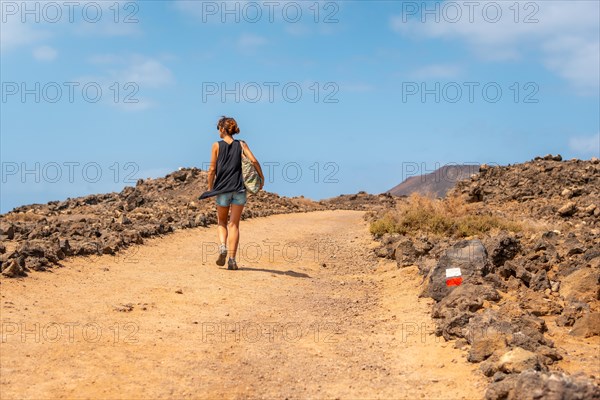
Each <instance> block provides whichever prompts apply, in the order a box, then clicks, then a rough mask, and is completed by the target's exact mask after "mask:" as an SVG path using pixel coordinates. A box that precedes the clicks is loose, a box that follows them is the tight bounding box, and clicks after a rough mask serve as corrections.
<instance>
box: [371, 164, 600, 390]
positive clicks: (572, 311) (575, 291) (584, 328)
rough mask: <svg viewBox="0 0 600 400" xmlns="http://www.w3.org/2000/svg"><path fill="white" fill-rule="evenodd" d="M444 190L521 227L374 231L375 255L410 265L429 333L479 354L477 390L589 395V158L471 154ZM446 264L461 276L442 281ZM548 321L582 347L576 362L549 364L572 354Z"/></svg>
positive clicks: (592, 325) (597, 317)
mask: <svg viewBox="0 0 600 400" xmlns="http://www.w3.org/2000/svg"><path fill="white" fill-rule="evenodd" d="M449 195H450V196H456V197H462V198H463V199H464V200H465V201H467V202H469V203H470V206H471V207H472V209H473V210H474V211H473V212H474V213H478V212H480V211H477V210H485V211H486V212H492V213H494V214H495V215H499V216H501V217H505V218H511V219H513V220H518V221H520V222H521V223H522V225H523V227H524V229H523V230H521V231H519V232H509V231H497V232H490V233H488V234H485V235H478V236H477V237H466V238H460V239H459V238H454V239H453V238H447V237H443V238H440V237H434V236H432V235H427V234H425V233H422V234H420V235H412V236H408V235H399V234H395V235H387V234H386V235H383V236H382V237H381V241H382V247H381V248H380V249H378V250H377V252H378V255H379V256H380V257H386V258H393V259H396V262H397V265H398V267H399V268H403V267H406V266H409V265H413V264H417V265H418V266H419V269H420V271H421V273H422V274H423V275H424V278H423V279H424V285H423V292H422V296H424V297H431V298H433V299H434V300H435V301H436V303H435V304H434V306H433V309H432V314H433V317H434V318H435V320H436V321H437V322H436V324H437V328H436V334H437V335H440V336H443V337H444V338H445V339H446V340H454V341H455V346H457V347H460V348H465V350H467V358H468V360H469V361H470V362H472V363H477V364H479V365H480V370H481V371H482V372H483V374H484V375H485V376H487V377H489V379H490V385H489V387H488V389H487V391H486V395H485V396H486V399H490V400H492V399H537V398H550V399H600V388H599V386H598V383H599V382H600V376H599V373H600V371H599V369H598V362H599V357H600V348H599V347H598V346H599V345H600V342H599V341H598V340H597V339H598V336H600V163H599V161H598V159H592V160H590V161H582V160H570V161H562V159H561V157H560V156H546V157H543V158H542V157H537V158H536V159H534V160H532V161H530V162H527V163H523V164H516V165H510V166H501V167H500V166H498V167H489V166H486V165H482V166H481V168H480V171H479V173H478V174H477V175H474V176H473V177H472V178H471V179H469V180H466V181H462V182H459V183H458V184H457V186H456V188H455V189H453V191H451V192H450V194H449ZM372 218H373V217H372ZM450 268H460V275H461V277H462V284H461V285H459V286H447V276H446V271H447V269H450ZM454 271H455V272H456V270H454ZM550 331H552V332H554V333H553V337H555V338H557V340H558V339H560V338H561V337H562V336H564V335H568V336H569V337H571V338H573V339H576V342H577V343H578V344H579V345H580V346H581V348H588V349H589V352H588V353H591V359H585V358H583V359H580V360H577V361H578V362H579V363H580V364H581V366H582V367H583V366H584V364H586V363H587V365H588V368H587V370H586V371H581V372H582V373H581V374H576V373H575V374H570V373H572V372H577V371H568V372H569V373H565V371H562V370H561V367H560V365H561V363H560V361H561V360H563V359H565V358H572V357H574V356H575V354H574V351H573V350H571V353H570V354H569V352H568V351H566V350H565V349H563V348H561V347H560V346H557V345H556V344H555V340H553V339H552V338H551V337H550V336H549V333H550ZM561 335H562V336H561ZM590 340H591V341H590ZM586 346H587V347H586ZM588 353H586V354H587V355H589V354H588ZM583 369H585V368H583Z"/></svg>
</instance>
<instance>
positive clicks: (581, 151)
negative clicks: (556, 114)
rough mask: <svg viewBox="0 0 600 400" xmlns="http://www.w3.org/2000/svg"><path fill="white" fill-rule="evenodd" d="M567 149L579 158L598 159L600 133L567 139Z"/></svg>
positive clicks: (599, 155) (599, 154)
mask: <svg viewBox="0 0 600 400" xmlns="http://www.w3.org/2000/svg"><path fill="white" fill-rule="evenodd" d="M569 148H570V149H571V150H572V151H574V152H575V153H577V154H578V155H580V156H586V157H587V156H594V157H600V133H598V134H596V135H592V136H576V137H572V138H570V139H569Z"/></svg>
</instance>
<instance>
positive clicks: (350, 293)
mask: <svg viewBox="0 0 600 400" xmlns="http://www.w3.org/2000/svg"><path fill="white" fill-rule="evenodd" d="M362 215H363V213H362V212H355V211H326V212H315V213H306V214H291V215H277V216H272V217H267V218H259V219H252V220H248V221H243V222H242V227H241V231H242V240H241V249H242V254H241V255H240V257H238V259H240V265H241V267H242V268H241V269H240V270H239V271H228V270H226V269H223V268H218V267H217V266H216V265H215V264H214V259H215V256H214V252H215V243H214V241H215V235H216V229H215V228H214V227H211V228H197V229H191V230H184V231H178V232H175V233H174V234H171V235H168V236H165V237H162V238H154V239H150V240H148V241H147V242H146V244H144V245H143V246H139V247H136V248H130V249H128V250H127V251H126V252H124V253H123V254H121V255H119V256H117V257H114V256H102V257H91V258H90V257H86V258H80V257H78V258H73V259H70V260H68V261H67V262H65V263H64V264H65V266H66V268H60V269H55V270H54V271H53V272H49V273H33V274H31V276H30V277H28V278H25V279H19V280H7V279H5V280H2V283H1V299H0V300H1V309H0V311H1V319H2V344H1V348H0V374H1V376H0V398H2V399H11V398H36V399H45V398H69V399H71V398H78V399H81V398H114V399H116V398H123V399H124V398H127V399H141V398H211V399H212V398H222V397H224V398H246V397H252V398H256V397H260V398H341V399H348V398H395V399H396V398H411V399H413V398H426V399H434V398H444V399H447V398H466V399H477V398H481V397H482V393H483V390H484V387H485V385H484V380H483V378H482V376H481V375H479V374H478V373H477V369H476V366H474V365H472V364H469V363H468V362H467V361H466V359H465V356H464V354H463V353H462V351H460V350H456V349H454V348H453V347H452V345H451V344H446V343H444V341H443V339H441V340H440V339H438V338H436V337H435V336H433V335H432V334H431V332H430V331H431V330H432V328H433V323H432V321H431V319H430V317H429V310H430V307H429V303H428V301H427V300H424V299H418V297H417V295H418V288H417V285H418V283H419V282H420V280H421V278H420V277H419V276H418V275H417V273H416V269H414V268H407V269H403V270H398V269H397V268H396V266H395V264H394V263H391V262H388V261H382V260H378V259H376V258H374V257H373V256H372V255H371V252H370V249H371V248H372V247H373V246H376V243H374V242H373V241H372V239H371V237H370V235H369V232H368V228H367V225H366V223H365V222H364V221H363V218H362Z"/></svg>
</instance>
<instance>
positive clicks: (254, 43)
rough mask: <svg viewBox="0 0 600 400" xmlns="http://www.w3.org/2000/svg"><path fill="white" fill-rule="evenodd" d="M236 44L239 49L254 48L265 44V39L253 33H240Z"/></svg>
mask: <svg viewBox="0 0 600 400" xmlns="http://www.w3.org/2000/svg"><path fill="white" fill-rule="evenodd" d="M237 44H238V46H239V47H240V48H241V49H244V50H248V49H255V48H257V47H260V46H263V45H265V44H267V39H266V38H264V37H262V36H258V35H255V34H253V33H242V35H241V36H240V37H239V39H238V41H237Z"/></svg>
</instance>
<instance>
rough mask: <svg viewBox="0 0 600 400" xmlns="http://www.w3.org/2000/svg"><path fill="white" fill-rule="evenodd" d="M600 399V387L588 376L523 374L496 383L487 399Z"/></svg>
mask: <svg viewBox="0 0 600 400" xmlns="http://www.w3.org/2000/svg"><path fill="white" fill-rule="evenodd" d="M539 399H544V400H599V399H600V387H598V385H595V384H594V382H593V381H591V380H590V379H587V378H585V377H577V376H569V375H566V374H563V373H560V372H552V373H550V372H540V371H531V370H528V371H523V372H521V373H520V374H513V375H509V376H507V377H505V378H504V379H503V380H501V381H499V382H493V383H492V384H491V385H490V386H488V388H487V390H486V392H485V400H539Z"/></svg>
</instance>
